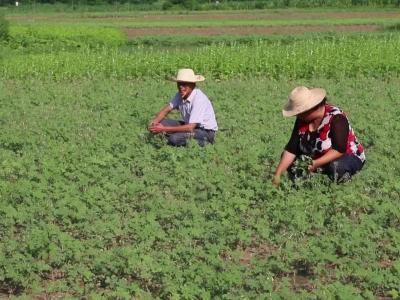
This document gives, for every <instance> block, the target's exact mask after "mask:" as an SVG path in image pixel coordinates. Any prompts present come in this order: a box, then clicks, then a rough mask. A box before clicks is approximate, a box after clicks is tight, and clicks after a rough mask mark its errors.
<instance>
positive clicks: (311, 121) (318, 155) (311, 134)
mask: <svg viewBox="0 0 400 300" xmlns="http://www.w3.org/2000/svg"><path fill="white" fill-rule="evenodd" d="M282 113H283V116H284V117H292V116H296V121H295V124H294V127H293V131H292V135H291V137H290V140H289V142H288V143H287V145H286V147H285V148H284V151H283V153H282V155H281V159H280V162H279V164H278V166H277V168H276V171H275V176H274V179H273V182H272V183H273V185H274V186H278V185H279V183H280V177H281V175H282V174H283V173H284V172H285V171H286V170H288V173H289V176H290V177H291V178H293V177H292V176H293V175H294V174H293V172H292V169H291V168H292V166H293V163H294V162H295V160H296V158H298V157H299V156H300V155H306V156H308V157H311V159H312V162H311V163H310V165H309V166H308V171H309V172H310V173H313V172H317V171H321V172H322V173H325V174H327V175H328V176H329V178H331V179H332V180H334V181H336V182H337V183H341V182H345V181H348V180H350V179H351V176H352V175H354V174H355V173H357V172H358V171H360V170H361V169H362V167H363V165H364V163H365V153H364V149H363V146H362V145H361V144H360V143H359V142H358V139H357V137H356V135H355V133H354V131H353V128H352V127H351V125H350V123H349V121H348V119H347V116H346V114H345V113H344V112H343V111H342V110H340V109H339V108H338V107H335V106H333V105H331V104H328V103H327V98H326V91H325V90H324V89H322V88H315V89H308V88H307V87H304V86H299V87H296V88H295V89H294V90H293V91H292V92H291V93H290V95H289V99H288V102H287V103H286V105H285V107H284V109H283V110H282Z"/></svg>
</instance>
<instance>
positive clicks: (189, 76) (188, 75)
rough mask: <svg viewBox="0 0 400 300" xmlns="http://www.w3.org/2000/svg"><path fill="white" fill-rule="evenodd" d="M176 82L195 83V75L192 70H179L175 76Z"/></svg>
mask: <svg viewBox="0 0 400 300" xmlns="http://www.w3.org/2000/svg"><path fill="white" fill-rule="evenodd" d="M176 80H177V81H189V82H192V81H196V75H195V74H194V71H193V70H192V69H179V70H178V74H177V75H176Z"/></svg>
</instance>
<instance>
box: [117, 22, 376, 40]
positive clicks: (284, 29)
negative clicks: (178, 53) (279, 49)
mask: <svg viewBox="0 0 400 300" xmlns="http://www.w3.org/2000/svg"><path fill="white" fill-rule="evenodd" d="M379 28H380V26H378V25H338V26H273V27H202V28H200V27H193V28H172V27H170V28H125V29H123V31H124V32H125V33H126V34H127V35H128V37H129V38H135V37H143V36H162V35H178V36H179V35H203V36H215V35H252V34H255V35H263V34H265V35H268V34H303V33H312V32H373V31H377V30H379Z"/></svg>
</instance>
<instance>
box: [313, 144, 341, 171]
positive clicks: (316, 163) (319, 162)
mask: <svg viewBox="0 0 400 300" xmlns="http://www.w3.org/2000/svg"><path fill="white" fill-rule="evenodd" d="M343 155H344V153H340V152H339V151H336V150H334V149H330V150H329V151H328V152H326V153H325V154H324V155H323V156H321V157H320V158H318V159H316V160H313V164H312V165H310V166H308V170H309V171H310V172H315V171H316V170H317V168H320V167H322V166H324V165H326V164H328V163H330V162H331V161H334V160H335V159H338V158H339V157H341V156H343Z"/></svg>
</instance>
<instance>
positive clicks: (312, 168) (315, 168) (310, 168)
mask: <svg viewBox="0 0 400 300" xmlns="http://www.w3.org/2000/svg"><path fill="white" fill-rule="evenodd" d="M316 171H317V167H316V166H315V162H314V161H313V162H312V165H309V166H308V172H310V173H314V172H316Z"/></svg>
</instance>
